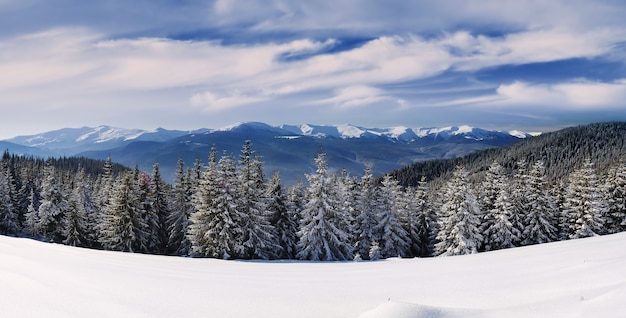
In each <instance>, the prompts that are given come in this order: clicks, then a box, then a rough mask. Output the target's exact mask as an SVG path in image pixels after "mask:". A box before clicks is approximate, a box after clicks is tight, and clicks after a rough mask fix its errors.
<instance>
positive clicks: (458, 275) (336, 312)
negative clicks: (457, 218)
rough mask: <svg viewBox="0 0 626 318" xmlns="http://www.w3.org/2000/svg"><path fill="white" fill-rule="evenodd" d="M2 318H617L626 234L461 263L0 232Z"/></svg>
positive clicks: (625, 282) (624, 287) (625, 274)
mask: <svg viewBox="0 0 626 318" xmlns="http://www.w3.org/2000/svg"><path fill="white" fill-rule="evenodd" d="M0 255H1V256H0V259H1V260H2V261H1V262H0V276H1V277H2V280H1V284H2V288H1V289H0V299H1V301H0V303H1V304H2V307H1V308H2V309H1V312H2V315H3V316H6V317H18V316H19V317H359V316H361V317H576V316H578V317H580V316H585V317H586V316H588V317H614V316H616V315H620V314H623V313H624V311H625V310H626V302H624V299H626V233H621V234H616V235H609V236H603V237H594V238H588V239H579V240H571V241H563V242H556V243H549V244H543V245H536V246H530V247H523V248H516V249H508V250H501V251H496V252H489V253H482V254H475V255H469V256H455V257H440V258H431V259H390V260H385V261H376V262H339V263H316V262H288V261H275V262H260V261H249V262H244V261H221V260H215V259H192V258H179V257H165V256H153V255H140V254H127V253H119V252H106V251H96V250H88V249H80V248H74V247H68V246H62V245H56V244H47V243H41V242H37V241H33V240H29V239H23V238H10V237H4V236H0Z"/></svg>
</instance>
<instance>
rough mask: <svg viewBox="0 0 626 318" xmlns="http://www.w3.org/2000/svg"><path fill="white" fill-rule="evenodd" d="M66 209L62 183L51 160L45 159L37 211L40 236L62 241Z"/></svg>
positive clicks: (66, 203)
mask: <svg viewBox="0 0 626 318" xmlns="http://www.w3.org/2000/svg"><path fill="white" fill-rule="evenodd" d="M67 209H68V202H67V195H66V194H65V188H64V186H63V184H61V182H60V181H59V180H58V179H57V176H56V169H55V167H54V165H53V164H52V161H51V160H47V161H46V165H45V168H44V176H43V182H42V184H41V203H40V205H39V210H38V212H37V218H38V220H39V225H38V229H39V232H40V234H41V236H42V238H43V239H44V240H46V241H49V242H57V243H61V242H62V241H63V221H62V220H63V217H64V214H65V212H66V211H67Z"/></svg>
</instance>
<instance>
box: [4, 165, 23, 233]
mask: <svg viewBox="0 0 626 318" xmlns="http://www.w3.org/2000/svg"><path fill="white" fill-rule="evenodd" d="M0 169H1V170H0V234H3V235H17V234H19V233H20V231H21V228H20V224H19V215H18V211H17V209H16V206H15V202H14V200H13V197H12V196H13V195H12V194H13V193H15V188H14V182H13V176H12V174H11V170H10V168H9V166H8V164H6V162H5V161H4V160H3V161H2V165H0Z"/></svg>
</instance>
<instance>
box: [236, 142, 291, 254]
mask: <svg viewBox="0 0 626 318" xmlns="http://www.w3.org/2000/svg"><path fill="white" fill-rule="evenodd" d="M237 185H238V191H237V196H236V199H237V201H238V203H237V205H238V206H239V211H240V218H239V221H240V223H239V224H237V225H238V226H239V227H240V230H241V232H242V235H243V237H242V244H243V248H244V251H243V254H242V255H240V257H242V258H248V259H250V258H258V259H271V258H276V257H277V255H278V254H280V249H281V247H280V245H278V238H277V235H276V232H275V229H274V227H273V226H272V225H271V224H270V218H271V215H270V214H269V213H268V210H267V197H266V196H265V177H264V175H263V162H262V161H261V160H260V159H259V157H258V156H256V155H255V153H254V151H253V150H252V142H251V141H250V140H247V141H246V142H245V143H244V145H243V148H242V150H241V155H240V157H239V171H238V184H237Z"/></svg>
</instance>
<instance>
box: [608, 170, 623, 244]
mask: <svg viewBox="0 0 626 318" xmlns="http://www.w3.org/2000/svg"><path fill="white" fill-rule="evenodd" d="M605 189H606V192H605V193H606V203H607V211H606V223H605V228H606V232H607V233H617V232H622V231H626V162H624V161H622V162H620V163H619V164H618V165H617V166H616V167H614V168H612V169H611V170H610V172H609V175H608V178H607V180H606V186H605Z"/></svg>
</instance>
